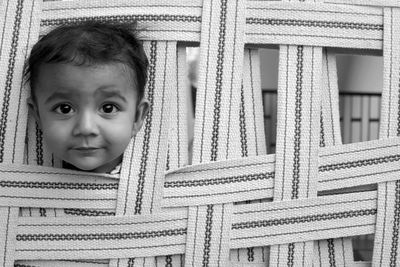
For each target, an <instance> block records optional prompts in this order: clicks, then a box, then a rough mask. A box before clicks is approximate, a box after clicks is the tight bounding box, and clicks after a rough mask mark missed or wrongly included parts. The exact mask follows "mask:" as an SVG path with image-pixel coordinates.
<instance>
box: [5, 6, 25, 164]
mask: <svg viewBox="0 0 400 267" xmlns="http://www.w3.org/2000/svg"><path fill="white" fill-rule="evenodd" d="M22 9H23V3H22V0H18V3H17V10H16V15H15V20H14V25H13V33H12V43H11V49H10V52H9V55H8V56H9V57H8V69H7V76H6V84H5V88H4V95H3V105H2V109H1V118H0V162H3V160H4V159H3V157H4V145H5V144H4V142H5V138H6V137H5V135H6V130H7V118H8V112H9V110H8V107H9V104H10V103H9V102H10V95H11V85H12V82H13V75H14V68H15V57H16V54H17V51H18V35H19V31H20V27H21V15H22Z"/></svg>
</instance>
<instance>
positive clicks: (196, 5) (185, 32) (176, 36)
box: [41, 0, 202, 41]
mask: <svg viewBox="0 0 400 267" xmlns="http://www.w3.org/2000/svg"><path fill="white" fill-rule="evenodd" d="M201 10H202V2H201V1H200V0H195V1H189V0H183V1H179V0H173V1H165V0H162V1H155V0H150V1H127V0H117V1H112V2H110V1H104V0H95V1H89V0H84V1H50V2H46V3H45V5H44V8H43V14H42V17H41V18H42V20H41V26H42V27H41V34H44V33H46V32H48V31H49V30H50V29H52V28H54V27H56V26H58V25H62V24H69V23H79V22H83V21H85V20H89V19H91V20H93V19H94V20H100V21H115V22H124V23H129V22H132V21H133V20H138V21H139V28H143V29H142V31H141V32H142V34H143V39H145V40H164V41H199V40H200V24H201V20H202V19H201Z"/></svg>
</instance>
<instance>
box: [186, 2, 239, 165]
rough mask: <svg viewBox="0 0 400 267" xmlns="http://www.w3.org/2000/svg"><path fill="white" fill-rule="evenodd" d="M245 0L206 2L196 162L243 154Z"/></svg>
mask: <svg viewBox="0 0 400 267" xmlns="http://www.w3.org/2000/svg"><path fill="white" fill-rule="evenodd" d="M244 27H245V4H244V1H243V0H235V1H227V0H221V1H217V0H206V1H204V3H203V15H202V31H201V32H202V33H201V44H200V62H199V78H198V89H197V97H196V111H195V112H196V122H195V132H194V134H195V139H194V145H193V146H194V149H193V162H194V163H200V162H207V161H217V160H222V159H227V158H232V157H240V154H237V153H240V151H241V147H240V135H239V130H238V128H239V125H238V120H239V106H240V90H241V86H242V74H243V53H244Z"/></svg>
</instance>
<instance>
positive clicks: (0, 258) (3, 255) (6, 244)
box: [0, 207, 18, 267]
mask: <svg viewBox="0 0 400 267" xmlns="http://www.w3.org/2000/svg"><path fill="white" fill-rule="evenodd" d="M17 225H18V208H12V207H7V208H3V207H2V208H0V266H1V267H8V266H14V254H15V253H14V252H15V242H16V235H17V233H16V228H17Z"/></svg>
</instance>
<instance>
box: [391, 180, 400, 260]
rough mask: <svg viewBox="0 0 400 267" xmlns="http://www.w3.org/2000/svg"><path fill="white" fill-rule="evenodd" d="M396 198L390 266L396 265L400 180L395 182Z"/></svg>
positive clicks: (399, 220) (399, 221)
mask: <svg viewBox="0 0 400 267" xmlns="http://www.w3.org/2000/svg"><path fill="white" fill-rule="evenodd" d="M395 192H396V195H395V196H396V198H395V205H394V219H393V228H392V229H393V234H392V246H391V250H390V266H394V267H395V266H396V263H397V248H398V241H399V224H400V180H397V181H396V188H395Z"/></svg>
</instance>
